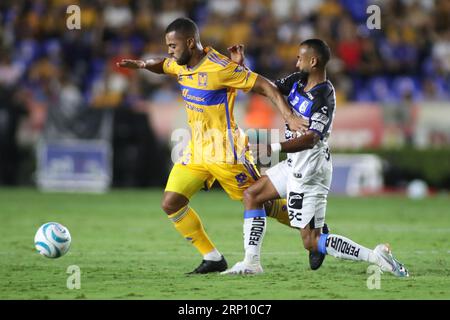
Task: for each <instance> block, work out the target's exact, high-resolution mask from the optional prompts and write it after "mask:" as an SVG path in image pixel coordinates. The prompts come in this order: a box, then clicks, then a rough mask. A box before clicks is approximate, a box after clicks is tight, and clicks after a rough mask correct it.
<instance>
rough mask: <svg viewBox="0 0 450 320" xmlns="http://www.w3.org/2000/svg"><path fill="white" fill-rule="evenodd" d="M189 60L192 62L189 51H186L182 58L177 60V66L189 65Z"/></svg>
mask: <svg viewBox="0 0 450 320" xmlns="http://www.w3.org/2000/svg"><path fill="white" fill-rule="evenodd" d="M189 60H191V55H190V54H189V51H188V50H184V51H183V53H182V54H181V56H180V57H179V58H178V59H177V64H178V65H180V66H184V65H186V64H188V62H189Z"/></svg>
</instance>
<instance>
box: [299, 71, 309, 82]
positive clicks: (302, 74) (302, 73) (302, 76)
mask: <svg viewBox="0 0 450 320" xmlns="http://www.w3.org/2000/svg"><path fill="white" fill-rule="evenodd" d="M298 73H299V76H300V81H302V82H303V81H306V80H308V76H309V71H306V70H304V69H300V70H299V72H298Z"/></svg>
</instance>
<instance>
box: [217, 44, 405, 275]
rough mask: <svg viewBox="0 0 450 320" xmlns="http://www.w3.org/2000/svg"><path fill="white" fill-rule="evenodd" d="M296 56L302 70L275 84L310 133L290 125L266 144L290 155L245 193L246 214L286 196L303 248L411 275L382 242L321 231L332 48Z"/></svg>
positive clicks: (238, 269) (236, 269) (328, 163)
mask: <svg viewBox="0 0 450 320" xmlns="http://www.w3.org/2000/svg"><path fill="white" fill-rule="evenodd" d="M236 50H238V51H240V52H236ZM242 50H243V47H242V46H237V47H236V46H235V47H234V49H233V51H232V52H233V53H234V55H236V54H237V55H239V54H241V55H242V57H243V51H242ZM297 58H298V60H297V65H296V66H297V68H298V69H299V72H296V73H293V74H291V75H289V76H288V77H286V78H283V79H279V80H277V81H276V82H275V84H276V86H277V87H278V89H279V90H280V91H281V93H282V94H284V95H285V96H287V97H288V98H287V99H288V102H289V104H290V106H291V108H292V109H293V111H294V113H295V114H296V115H297V116H298V117H303V118H304V119H308V120H309V130H308V131H307V132H306V133H304V134H298V133H297V132H292V131H291V130H290V128H289V126H288V125H286V133H285V137H286V139H287V141H285V142H282V143H274V144H271V145H267V146H263V147H264V148H267V150H266V151H267V154H269V155H270V154H271V152H278V151H280V152H285V153H287V159H286V160H284V161H282V162H280V163H278V164H277V165H275V166H274V167H272V168H270V169H269V170H267V172H266V175H265V176H263V177H262V178H261V179H259V180H258V181H256V182H255V183H254V184H253V185H251V186H250V187H249V188H248V189H247V190H246V191H245V192H244V206H245V210H247V211H250V210H257V209H260V208H262V206H263V204H264V202H266V201H269V200H272V199H276V198H287V206H288V213H289V219H290V223H291V226H293V227H295V228H298V229H300V234H301V237H302V240H303V245H304V247H305V249H307V250H309V251H310V252H316V253H317V252H319V253H321V254H322V255H323V256H325V255H326V254H328V255H332V256H334V257H336V258H340V259H347V260H358V261H366V262H368V263H371V264H376V265H378V266H379V267H380V268H381V270H382V271H386V272H391V273H392V274H394V275H395V276H398V277H407V276H408V275H409V273H408V271H407V269H406V268H405V267H404V266H403V265H402V264H401V263H400V262H398V261H397V260H396V259H395V258H394V257H393V255H392V253H391V250H390V248H389V246H388V245H386V244H379V245H377V246H376V247H375V249H374V250H371V249H368V248H366V247H364V246H362V245H360V244H358V243H356V242H354V241H353V240H350V239H348V238H346V237H343V236H341V235H337V234H328V233H322V232H321V231H322V230H321V228H322V227H323V226H324V223H325V211H326V205H327V196H328V192H329V189H330V185H331V177H332V159H331V156H330V151H329V147H328V144H327V140H328V137H329V136H330V133H331V129H332V123H333V118H334V113H335V103H336V98H335V92H334V88H333V85H332V84H331V82H330V81H329V80H327V77H326V70H325V67H326V64H327V62H328V61H329V59H330V49H329V47H328V45H327V44H326V43H325V42H324V41H322V40H320V39H309V40H306V41H304V42H302V43H301V44H300V48H299V54H298V57H297ZM322 261H323V259H322ZM320 264H321V261H320V262H319V265H320ZM249 269H251V267H250V266H247V265H246V263H245V262H244V261H241V262H238V263H236V264H235V265H234V266H233V267H232V268H230V269H229V270H227V271H225V272H224V273H227V274H241V273H246V272H248V271H247V270H249Z"/></svg>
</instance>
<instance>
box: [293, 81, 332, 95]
mask: <svg viewBox="0 0 450 320" xmlns="http://www.w3.org/2000/svg"><path fill="white" fill-rule="evenodd" d="M299 83H300V84H301V85H302V90H303V92H304V93H307V92H311V91H314V90H316V89H317V88H319V87H321V86H323V85H324V84H328V79H326V80H325V81H322V82H319V83H318V84H316V85H315V86H314V87H312V88H311V89H309V90H308V91H305V89H304V88H305V85H304V84H303V83H301V82H299Z"/></svg>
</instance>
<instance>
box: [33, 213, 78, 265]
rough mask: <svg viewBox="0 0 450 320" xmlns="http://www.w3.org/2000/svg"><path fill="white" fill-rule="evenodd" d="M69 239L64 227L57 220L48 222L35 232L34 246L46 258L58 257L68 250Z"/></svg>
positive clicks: (67, 231)
mask: <svg viewBox="0 0 450 320" xmlns="http://www.w3.org/2000/svg"><path fill="white" fill-rule="evenodd" d="M71 240H72V239H71V238H70V233H69V230H67V228H66V227H64V226H63V225H62V224H59V223H57V222H48V223H45V224H43V225H42V226H41V227H40V228H39V229H38V231H37V232H36V235H35V236H34V246H35V247H36V250H37V251H38V252H39V253H40V254H42V255H43V256H45V257H47V258H59V257H61V256H63V255H65V254H66V253H67V251H69V248H70V242H71Z"/></svg>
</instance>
